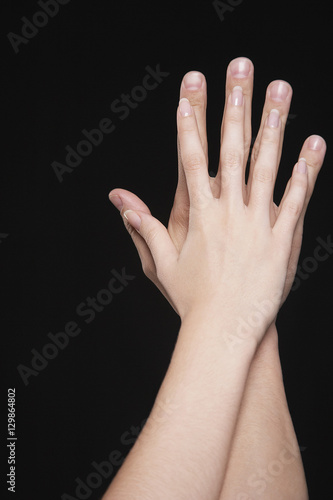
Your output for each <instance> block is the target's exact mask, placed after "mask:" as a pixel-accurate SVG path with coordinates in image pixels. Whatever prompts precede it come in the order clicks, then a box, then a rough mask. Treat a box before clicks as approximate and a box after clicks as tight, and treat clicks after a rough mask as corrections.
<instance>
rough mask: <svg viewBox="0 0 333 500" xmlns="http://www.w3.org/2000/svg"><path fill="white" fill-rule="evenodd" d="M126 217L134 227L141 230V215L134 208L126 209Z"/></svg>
mask: <svg viewBox="0 0 333 500" xmlns="http://www.w3.org/2000/svg"><path fill="white" fill-rule="evenodd" d="M124 217H125V219H126V220H128V222H129V223H130V224H131V226H133V227H134V229H136V230H137V231H139V229H140V225H141V217H140V216H139V215H138V214H137V213H136V212H134V211H133V210H126V211H125V212H124Z"/></svg>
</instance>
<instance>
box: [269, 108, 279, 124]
mask: <svg viewBox="0 0 333 500" xmlns="http://www.w3.org/2000/svg"><path fill="white" fill-rule="evenodd" d="M279 123H280V113H279V112H278V110H277V109H271V111H270V113H269V115H268V118H267V125H268V126H269V127H272V128H277V127H278V126H279Z"/></svg>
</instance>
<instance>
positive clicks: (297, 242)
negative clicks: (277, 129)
mask: <svg viewBox="0 0 333 500" xmlns="http://www.w3.org/2000/svg"><path fill="white" fill-rule="evenodd" d="M325 153H326V142H325V140H324V139H323V138H322V137H320V136H319V135H312V136H310V137H308V138H307V139H306V141H305V142H304V144H303V147H302V149H301V152H300V158H302V157H303V158H305V160H306V163H307V165H308V187H307V192H306V196H305V202H304V206H303V210H302V213H301V215H300V217H299V219H298V222H297V225H296V229H295V233H294V238H293V242H292V248H291V254H290V259H289V266H288V269H289V275H290V277H289V280H288V276H287V280H286V283H287V281H289V286H291V285H292V283H293V280H294V276H295V272H296V269H297V261H298V258H299V254H300V250H301V244H302V238H303V224H304V217H305V213H306V211H307V208H308V205H309V202H310V199H311V196H312V193H313V191H314V187H315V183H316V180H317V177H318V174H319V172H320V169H321V167H322V164H323V161H324V158H325ZM289 188H290V180H289V181H288V184H287V188H286V191H285V194H284V196H283V198H282V200H281V204H280V205H281V206H282V204H283V202H284V200H285V198H286V196H287V194H288V192H289Z"/></svg>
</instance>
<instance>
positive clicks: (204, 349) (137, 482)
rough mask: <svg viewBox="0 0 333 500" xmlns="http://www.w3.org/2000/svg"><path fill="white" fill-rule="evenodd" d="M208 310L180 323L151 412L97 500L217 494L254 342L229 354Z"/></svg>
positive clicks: (210, 498)
mask: <svg viewBox="0 0 333 500" xmlns="http://www.w3.org/2000/svg"><path fill="white" fill-rule="evenodd" d="M212 313H213V310H211V311H209V310H205V311H198V312H196V313H195V314H193V315H190V316H189V317H188V318H186V320H185V321H184V322H183V324H182V326H181V329H180V332H179V337H178V340H177V343H176V347H175V350H174V353H173V356H172V360H171V363H170V366H169V369H168V371H167V374H166V376H165V379H164V381H163V383H162V386H161V388H160V390H159V392H158V395H157V398H156V401H155V404H154V406H153V409H152V411H151V414H150V416H149V418H148V420H147V422H146V424H145V426H144V428H143V430H142V432H141V434H140V436H139V438H138V439H137V441H136V443H135V444H134V446H133V448H132V450H131V451H130V453H129V455H128V457H127V458H126V460H125V462H124V464H123V466H122V467H121V469H120V470H119V472H118V474H117V475H116V477H115V478H114V480H113V482H112V483H111V486H110V488H109V490H108V491H107V493H106V494H105V496H104V497H103V500H125V499H126V500H130V499H131V500H132V499H133V500H143V499H144V500H170V498H172V499H174V500H178V499H185V498H186V499H189V498H190V499H191V500H203V499H207V500H214V499H217V498H218V496H219V493H220V490H221V487H222V481H223V477H224V471H225V470H226V466H227V460H228V453H229V448H230V443H231V439H232V435H233V431H234V426H235V423H236V419H237V415H238V411H239V406H240V402H241V399H242V395H243V391H244V386H245V382H246V378H247V372H248V369H249V366H250V363H251V360H252V358H253V355H254V352H255V343H254V342H253V343H252V342H250V343H248V344H247V345H246V347H245V348H243V349H241V350H239V351H237V354H235V355H233V356H230V352H229V350H228V349H226V344H225V341H224V338H223V322H222V321H221V320H218V321H217V320H216V319H214V316H213V314H212ZM215 318H216V314H215Z"/></svg>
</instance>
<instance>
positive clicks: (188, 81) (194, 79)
mask: <svg viewBox="0 0 333 500" xmlns="http://www.w3.org/2000/svg"><path fill="white" fill-rule="evenodd" d="M203 81H204V80H203V77H202V74H201V73H198V72H197V71H191V72H190V73H187V74H186V75H185V76H184V87H185V88H186V89H187V90H199V89H201V87H202V84H203Z"/></svg>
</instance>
